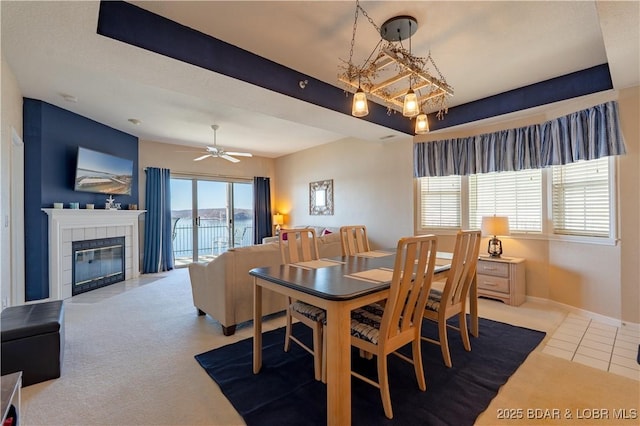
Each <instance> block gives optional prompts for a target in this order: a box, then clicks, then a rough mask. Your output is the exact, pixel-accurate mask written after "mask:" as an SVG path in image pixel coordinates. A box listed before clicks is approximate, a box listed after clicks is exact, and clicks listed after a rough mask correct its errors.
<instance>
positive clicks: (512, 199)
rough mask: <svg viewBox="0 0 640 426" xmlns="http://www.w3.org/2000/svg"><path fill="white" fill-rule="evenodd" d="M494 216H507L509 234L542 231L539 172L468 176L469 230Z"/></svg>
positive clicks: (538, 170)
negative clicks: (488, 217)
mask: <svg viewBox="0 0 640 426" xmlns="http://www.w3.org/2000/svg"><path fill="white" fill-rule="evenodd" d="M493 215H500V216H509V228H510V230H511V231H512V232H538V233H539V232H542V170H540V169H534V170H521V171H517V172H499V173H498V172H495V173H483V174H477V175H471V176H469V227H470V228H471V229H480V224H481V222H482V216H493Z"/></svg>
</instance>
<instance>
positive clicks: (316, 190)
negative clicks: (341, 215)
mask: <svg viewBox="0 0 640 426" xmlns="http://www.w3.org/2000/svg"><path fill="white" fill-rule="evenodd" d="M309 214H310V215H315V216H331V215H333V179H327V180H319V181H317V182H311V183H310V184H309Z"/></svg>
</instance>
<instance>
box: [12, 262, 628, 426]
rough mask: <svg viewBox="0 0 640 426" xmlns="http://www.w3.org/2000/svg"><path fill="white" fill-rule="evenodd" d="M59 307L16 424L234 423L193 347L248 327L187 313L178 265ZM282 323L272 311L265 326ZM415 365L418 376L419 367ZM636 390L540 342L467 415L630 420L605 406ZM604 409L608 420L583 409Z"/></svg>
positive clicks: (539, 319)
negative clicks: (56, 338) (46, 367)
mask: <svg viewBox="0 0 640 426" xmlns="http://www.w3.org/2000/svg"><path fill="white" fill-rule="evenodd" d="M65 310H66V345H65V358H64V365H63V370H62V377H60V378H59V379H55V380H50V381H47V382H44V383H39V384H36V385H32V386H28V387H26V388H23V389H22V418H21V420H22V424H23V425H25V426H28V425H236V424H243V421H242V418H241V417H240V416H239V415H238V414H237V413H236V411H235V410H234V409H233V407H231V405H230V404H229V403H228V402H227V400H226V399H225V398H224V397H223V396H222V394H221V393H220V391H219V390H218V387H217V385H216V384H215V382H214V381H213V380H211V379H210V378H209V377H208V376H207V374H206V373H205V372H204V370H203V369H202V368H201V367H200V366H199V365H198V363H197V362H196V361H195V359H194V355H196V354H199V353H202V352H205V351H207V350H209V349H212V348H215V347H219V346H223V345H226V344H229V343H232V342H235V341H237V340H241V339H244V338H247V337H250V336H251V333H252V330H251V327H250V326H245V327H239V328H238V331H237V332H236V334H235V335H234V336H232V337H224V336H223V335H222V331H221V329H220V325H219V324H218V323H216V322H215V321H214V320H212V319H211V318H210V317H208V316H207V317H199V316H197V315H196V310H195V308H194V307H193V303H192V300H191V287H190V285H189V279H188V273H187V271H186V270H185V269H179V270H176V271H172V272H168V273H162V274H155V275H151V276H148V275H147V276H143V277H142V278H141V279H139V280H130V281H128V282H126V283H119V284H116V285H113V286H110V287H107V288H104V289H99V290H95V291H93V292H90V293H86V294H83V295H79V296H76V297H73V298H71V299H69V300H67V301H65ZM480 314H481V316H483V317H486V318H491V319H495V320H498V321H503V322H509V323H512V324H515V325H521V326H526V327H529V328H534V329H539V330H543V331H546V332H547V333H548V334H550V333H552V332H553V331H554V330H555V328H556V327H557V326H558V325H559V324H560V323H561V322H562V320H563V318H564V316H565V315H566V313H565V312H562V311H560V310H558V309H557V308H550V307H548V306H547V305H544V304H540V303H532V302H528V303H526V304H524V305H522V306H520V307H518V308H513V307H510V306H505V305H502V304H501V303H499V302H493V301H488V300H481V301H480ZM283 324H284V320H283V317H277V318H274V319H271V320H269V321H267V322H266V323H265V329H273V328H277V327H280V326H282V325H283ZM481 333H482V330H481ZM548 338H549V336H547V339H548ZM505 344H507V343H506V342H505ZM454 362H455V360H454ZM425 370H426V377H427V384H428V380H429V373H428V366H425ZM639 399H640V382H638V381H636V380H632V379H629V378H625V377H622V376H618V375H615V374H612V373H607V372H603V371H599V370H596V369H593V368H590V367H587V366H584V365H581V364H578V363H575V362H571V361H567V360H564V359H561V358H557V357H554V356H551V355H547V354H545V353H542V345H541V347H539V348H537V349H536V350H535V351H534V352H533V353H532V354H531V356H530V357H529V358H528V359H527V361H525V363H524V364H523V365H522V366H521V367H520V369H519V370H518V371H517V372H516V373H515V374H514V375H513V377H512V378H511V379H510V380H509V381H508V382H507V384H506V385H505V386H504V387H503V389H501V391H500V393H499V394H498V396H497V397H496V398H495V399H494V400H493V401H492V403H491V405H490V406H489V408H488V409H487V410H486V411H485V412H484V413H483V414H482V415H481V416H480V417H479V418H478V421H477V424H482V425H496V424H510V425H513V424H558V423H573V424H580V425H582V424H612V425H613V424H615V425H617V424H634V425H635V424H638V420H637V418H636V419H635V420H632V419H628V420H626V421H625V420H621V419H615V418H614V414H615V413H614V410H621V409H625V410H627V411H626V413H627V414H630V413H632V411H631V410H636V413H637V412H638V409H639V402H638V401H639ZM392 400H393V395H392ZM505 409H511V410H513V413H514V415H515V416H519V414H518V413H520V412H522V416H520V417H522V418H521V419H520V420H508V419H505V420H500V419H498V416H499V415H500V414H504V413H505ZM535 409H540V410H553V409H557V410H559V411H560V413H561V414H562V417H561V418H560V419H540V420H537V419H536V417H537V415H538V414H543V413H544V412H545V411H542V412H541V411H537V412H536V411H533V412H531V415H529V413H528V412H527V410H535ZM604 409H607V410H608V412H609V417H610V418H609V419H598V420H588V419H585V418H584V417H585V415H587V414H588V413H589V412H594V410H604ZM567 410H569V411H568V413H570V414H572V417H573V419H572V421H570V422H566V413H567ZM585 410H591V411H585ZM550 413H552V412H550ZM580 415H581V416H582V417H583V418H576V417H578V416H580Z"/></svg>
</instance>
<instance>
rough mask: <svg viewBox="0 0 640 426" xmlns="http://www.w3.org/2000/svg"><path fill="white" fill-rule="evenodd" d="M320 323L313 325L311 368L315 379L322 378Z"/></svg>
mask: <svg viewBox="0 0 640 426" xmlns="http://www.w3.org/2000/svg"><path fill="white" fill-rule="evenodd" d="M322 362H323V361H322V323H320V322H317V323H316V324H315V325H314V326H313V368H314V371H315V376H316V380H322Z"/></svg>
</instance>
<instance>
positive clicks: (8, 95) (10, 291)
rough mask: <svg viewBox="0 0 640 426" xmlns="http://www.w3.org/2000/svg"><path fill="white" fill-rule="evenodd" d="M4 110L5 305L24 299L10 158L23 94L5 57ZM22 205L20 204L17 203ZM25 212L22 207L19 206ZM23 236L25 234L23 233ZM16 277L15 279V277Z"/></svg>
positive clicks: (0, 176) (0, 216)
mask: <svg viewBox="0 0 640 426" xmlns="http://www.w3.org/2000/svg"><path fill="white" fill-rule="evenodd" d="M1 85H2V109H1V111H2V112H1V114H0V115H1V119H0V122H1V125H0V126H1V128H2V130H1V132H0V137H1V138H2V141H1V142H0V194H1V195H0V229H1V232H0V301H2V307H3V308H4V305H5V304H7V305H15V304H18V303H23V302H24V266H23V265H24V251H23V250H22V251H21V250H19V247H17V248H18V250H13V249H12V237H13V239H14V240H15V238H16V233H17V234H18V235H20V234H21V232H20V231H21V229H20V225H21V224H22V223H23V218H22V217H14V216H12V214H11V213H12V210H11V207H12V206H11V197H12V196H13V197H14V199H18V200H22V199H23V198H22V194H20V193H17V194H16V191H18V192H20V190H21V189H22V187H21V185H20V184H19V182H12V179H11V176H12V172H15V170H13V171H12V163H11V157H12V156H13V155H14V154H15V149H16V148H14V147H13V142H12V138H13V132H14V131H15V133H16V134H17V135H18V136H19V137H20V138H22V93H21V92H20V89H19V87H18V83H17V81H16V78H15V75H14V74H13V72H12V71H11V69H10V68H9V65H8V64H7V63H6V61H5V59H4V56H3V57H2V83H1ZM18 207H19V206H18ZM18 210H19V211H22V209H21V208H18ZM22 235H23V236H24V233H22ZM12 277H13V278H12Z"/></svg>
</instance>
